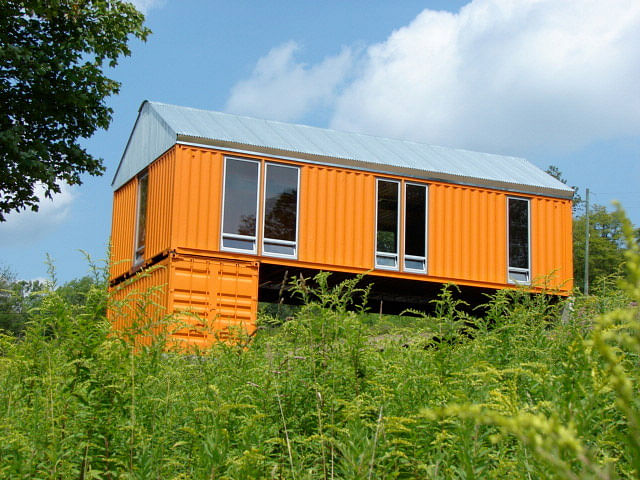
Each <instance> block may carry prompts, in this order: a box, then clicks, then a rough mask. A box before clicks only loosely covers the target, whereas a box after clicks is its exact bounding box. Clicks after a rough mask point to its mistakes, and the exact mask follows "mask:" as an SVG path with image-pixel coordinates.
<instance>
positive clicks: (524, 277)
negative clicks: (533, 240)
mask: <svg viewBox="0 0 640 480" xmlns="http://www.w3.org/2000/svg"><path fill="white" fill-rule="evenodd" d="M508 205H509V207H508V210H509V211H508V224H509V281H510V282H512V283H515V282H517V283H529V281H530V270H529V200H526V199H523V198H509V199H508Z"/></svg>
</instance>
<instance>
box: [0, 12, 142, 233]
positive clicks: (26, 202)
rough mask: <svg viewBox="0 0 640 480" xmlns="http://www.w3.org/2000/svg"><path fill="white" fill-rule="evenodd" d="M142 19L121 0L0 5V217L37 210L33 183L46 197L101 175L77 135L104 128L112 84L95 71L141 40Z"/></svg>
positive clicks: (99, 165) (114, 88)
mask: <svg viewBox="0 0 640 480" xmlns="http://www.w3.org/2000/svg"><path fill="white" fill-rule="evenodd" d="M143 22H144V16H143V15H142V14H141V13H140V12H138V11H137V10H136V9H135V8H134V6H133V5H131V4H130V3H127V2H124V1H121V0H2V1H1V2H0V112H2V113H1V114H0V221H3V220H5V215H6V214H7V213H9V212H11V211H14V210H20V209H23V208H31V209H32V210H37V209H38V201H39V198H38V196H37V194H36V192H35V190H34V188H35V186H36V185H37V184H38V183H40V184H42V186H43V187H44V195H45V196H46V197H49V198H50V197H51V196H52V194H53V193H57V192H60V185H61V183H62V182H66V183H68V184H70V185H74V184H81V183H82V181H81V177H80V176H81V174H83V173H88V174H91V175H101V174H102V173H103V172H104V166H103V164H102V159H100V158H95V157H94V156H92V155H91V154H89V153H88V152H87V151H86V150H85V149H84V148H82V147H81V146H80V145H79V140H80V139H82V138H87V137H89V136H91V135H93V133H95V131H96V130H98V129H99V128H102V129H106V128H107V127H108V126H109V124H110V122H111V115H112V113H113V111H112V109H111V108H109V107H108V106H107V104H106V99H107V98H108V97H109V96H110V95H113V94H116V93H118V91H119V88H120V84H119V83H118V82H116V81H114V80H112V79H110V78H108V77H107V76H106V75H105V74H104V72H103V68H104V67H107V66H108V67H114V66H116V65H117V63H118V59H119V58H120V57H121V56H128V55H130V53H131V52H130V50H129V46H128V44H129V40H130V38H131V37H132V36H133V37H137V38H139V39H141V40H145V39H146V37H147V35H148V34H149V33H150V30H149V29H148V28H146V27H144V26H143Z"/></svg>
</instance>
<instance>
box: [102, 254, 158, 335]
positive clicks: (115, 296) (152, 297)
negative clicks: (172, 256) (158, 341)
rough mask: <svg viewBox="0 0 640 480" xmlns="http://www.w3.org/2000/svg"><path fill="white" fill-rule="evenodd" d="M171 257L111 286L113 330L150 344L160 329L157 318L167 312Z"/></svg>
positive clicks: (108, 313)
mask: <svg viewBox="0 0 640 480" xmlns="http://www.w3.org/2000/svg"><path fill="white" fill-rule="evenodd" d="M169 280H170V279H169V259H168V258H166V259H164V260H163V261H162V262H160V263H158V264H156V265H154V266H153V267H150V268H149V269H146V270H143V271H141V272H139V273H138V274H136V275H135V276H134V277H132V278H130V279H128V280H125V281H124V282H122V283H120V284H118V285H116V286H115V287H112V288H111V302H110V304H109V308H108V310H107V317H108V318H109V320H110V321H111V324H112V327H113V328H114V330H117V331H119V332H120V333H121V334H122V333H124V334H125V337H126V338H130V339H132V340H133V339H135V343H136V344H137V345H149V344H150V343H151V338H152V336H153V335H156V334H157V333H159V331H160V329H161V328H160V325H159V324H158V321H159V320H161V319H162V318H163V317H164V316H165V315H166V314H167V313H168V309H167V306H168V303H169V298H168V291H169Z"/></svg>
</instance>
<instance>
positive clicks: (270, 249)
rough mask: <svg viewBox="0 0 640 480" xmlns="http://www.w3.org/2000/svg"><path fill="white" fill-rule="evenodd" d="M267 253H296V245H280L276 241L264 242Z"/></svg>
mask: <svg viewBox="0 0 640 480" xmlns="http://www.w3.org/2000/svg"><path fill="white" fill-rule="evenodd" d="M264 251H265V253H276V254H279V255H295V254H296V247H294V246H293V245H278V244H275V243H269V242H267V241H266V240H265V242H264Z"/></svg>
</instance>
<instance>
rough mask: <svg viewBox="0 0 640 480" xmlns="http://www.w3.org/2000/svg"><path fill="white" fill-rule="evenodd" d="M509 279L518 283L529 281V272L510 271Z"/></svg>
mask: <svg viewBox="0 0 640 480" xmlns="http://www.w3.org/2000/svg"><path fill="white" fill-rule="evenodd" d="M509 280H511V281H513V282H517V283H528V282H529V274H528V273H527V272H509Z"/></svg>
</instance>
